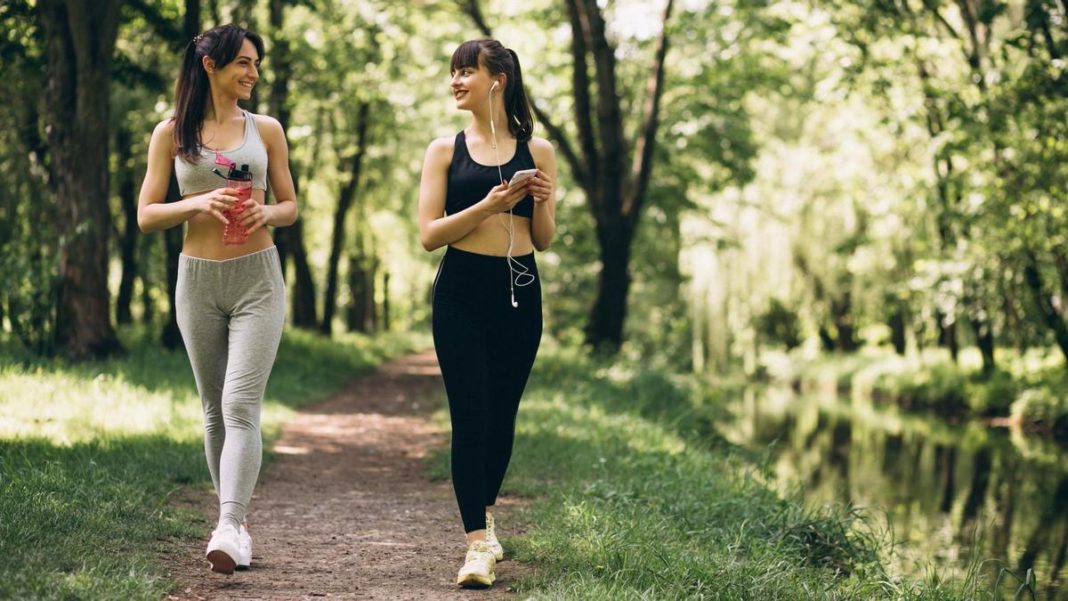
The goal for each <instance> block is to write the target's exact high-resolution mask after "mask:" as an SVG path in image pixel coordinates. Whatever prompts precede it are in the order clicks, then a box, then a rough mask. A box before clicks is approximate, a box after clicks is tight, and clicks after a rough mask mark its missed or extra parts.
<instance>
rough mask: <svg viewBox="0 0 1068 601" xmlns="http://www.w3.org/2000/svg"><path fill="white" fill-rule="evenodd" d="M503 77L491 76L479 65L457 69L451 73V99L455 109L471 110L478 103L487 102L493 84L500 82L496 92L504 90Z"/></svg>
mask: <svg viewBox="0 0 1068 601" xmlns="http://www.w3.org/2000/svg"><path fill="white" fill-rule="evenodd" d="M503 80H504V76H501V75H498V76H493V75H491V74H490V72H489V71H487V70H486V68H485V67H483V66H481V65H477V66H468V67H459V68H457V69H456V70H454V71H453V72H452V82H451V86H452V97H453V99H454V100H456V108H458V109H463V110H472V109H473V108H475V107H476V106H478V103H480V102H481V103H485V102H488V100H489V94H490V89H491V88H492V87H493V83H494V82H500V84H501V85H499V86H497V90H496V91H497V92H500V91H501V90H502V89H504V82H503Z"/></svg>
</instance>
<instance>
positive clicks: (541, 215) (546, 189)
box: [530, 138, 556, 251]
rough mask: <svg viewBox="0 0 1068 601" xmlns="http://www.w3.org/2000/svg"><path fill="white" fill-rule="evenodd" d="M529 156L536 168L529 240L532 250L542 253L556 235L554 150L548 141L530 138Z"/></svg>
mask: <svg viewBox="0 0 1068 601" xmlns="http://www.w3.org/2000/svg"><path fill="white" fill-rule="evenodd" d="M530 154H531V156H532V157H534V165H536V166H537V168H538V173H537V175H536V176H535V177H534V179H533V181H532V183H531V186H530V193H531V195H533V196H534V218H533V219H532V220H531V223H530V239H531V241H532V242H533V243H534V248H536V249H538V250H539V251H543V250H545V249H547V248H549V244H550V243H551V242H552V241H553V236H555V235H556V149H554V148H553V145H552V144H551V143H550V142H549V141H548V140H545V139H543V138H531V139H530Z"/></svg>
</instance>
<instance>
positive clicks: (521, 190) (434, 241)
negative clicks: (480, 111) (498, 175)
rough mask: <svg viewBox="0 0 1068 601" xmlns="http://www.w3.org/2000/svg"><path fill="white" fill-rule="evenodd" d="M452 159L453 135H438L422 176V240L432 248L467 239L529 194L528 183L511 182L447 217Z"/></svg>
mask: <svg viewBox="0 0 1068 601" xmlns="http://www.w3.org/2000/svg"><path fill="white" fill-rule="evenodd" d="M451 160H452V139H451V138H438V139H437V140H434V141H433V142H431V143H430V146H429V147H428V148H427V149H426V155H425V156H424V157H423V175H422V177H421V178H420V179H419V241H420V242H422V244H423V248H425V249H426V250H428V251H431V250H436V249H438V248H441V247H442V246H445V245H447V244H452V243H453V242H456V241H458V240H461V239H463V238H464V236H466V235H468V234H470V233H471V231H472V230H474V229H475V228H476V227H478V224H480V223H482V221H483V220H484V219H486V218H487V217H490V216H492V215H493V214H494V213H500V212H502V211H507V210H508V209H510V208H512V207H513V206H515V205H516V204H518V203H519V201H520V200H522V199H523V197H524V196H526V195H527V187H526V186H518V187H516V189H515V190H509V189H508V184H507V183H504V184H500V185H497V186H494V187H493V188H492V189H491V190H490V191H489V194H487V195H486V197H485V198H483V199H482V200H480V201H478V202H477V203H475V204H473V205H471V206H470V207H468V208H466V209H464V210H462V211H460V212H459V213H454V214H452V215H449V216H445V193H446V190H447V187H448V172H449V162H450V161H451Z"/></svg>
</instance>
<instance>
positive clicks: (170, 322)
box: [160, 0, 200, 350]
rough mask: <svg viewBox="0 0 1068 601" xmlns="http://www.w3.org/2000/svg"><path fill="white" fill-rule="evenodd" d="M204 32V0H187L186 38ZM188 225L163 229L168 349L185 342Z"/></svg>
mask: <svg viewBox="0 0 1068 601" xmlns="http://www.w3.org/2000/svg"><path fill="white" fill-rule="evenodd" d="M198 33H200V0H185V12H184V13H183V15H182V39H184V40H191V39H193V37H194V36H196V35H197V34H198ZM176 200H181V193H180V192H179V190H178V180H177V178H175V176H174V173H171V179H170V182H168V184H167V202H174V201H176ZM184 233H185V226H177V227H172V228H170V229H168V230H164V232H163V252H164V257H165V261H166V265H167V300H168V301H169V304H170V310H169V311H168V312H167V322H166V323H165V324H163V332H162V333H161V335H160V342H162V343H163V347H164V348H167V349H171V350H174V349H177V348H181V347H182V346H183V344H184V343H183V341H182V333H181V331H180V330H179V329H178V309H177V306H176V294H177V290H178V257H179V255H181V253H182V237H183V235H184Z"/></svg>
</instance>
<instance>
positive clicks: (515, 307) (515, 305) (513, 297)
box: [512, 292, 519, 309]
mask: <svg viewBox="0 0 1068 601" xmlns="http://www.w3.org/2000/svg"><path fill="white" fill-rule="evenodd" d="M512 308H513V309H517V308H519V302H518V301H516V300H515V292H513V293H512Z"/></svg>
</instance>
